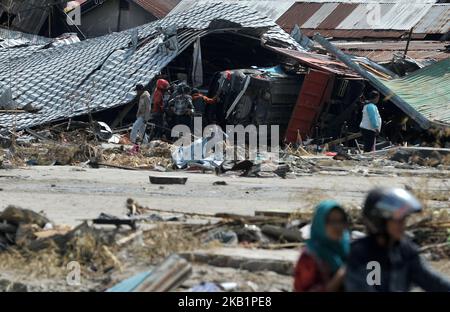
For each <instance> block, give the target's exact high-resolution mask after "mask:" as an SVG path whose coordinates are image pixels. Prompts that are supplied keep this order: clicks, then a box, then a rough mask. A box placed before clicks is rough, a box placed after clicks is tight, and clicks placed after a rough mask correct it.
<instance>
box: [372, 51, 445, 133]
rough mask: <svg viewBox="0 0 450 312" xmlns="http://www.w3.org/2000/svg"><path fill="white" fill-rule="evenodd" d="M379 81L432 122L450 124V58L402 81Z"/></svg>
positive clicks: (416, 72) (401, 79)
mask: <svg viewBox="0 0 450 312" xmlns="http://www.w3.org/2000/svg"><path fill="white" fill-rule="evenodd" d="M376 78H377V79H378V80H379V81H380V82H381V83H383V84H384V85H385V86H386V87H388V88H389V89H390V90H391V91H392V92H393V93H394V94H396V95H398V96H399V97H400V98H401V99H403V100H404V101H405V102H407V103H408V104H409V105H410V106H411V107H413V108H414V109H415V110H416V111H417V112H418V113H419V114H421V115H422V116H424V117H426V118H427V119H428V120H430V121H431V122H435V123H444V124H447V125H450V84H449V83H448V82H449V81H450V58H447V59H445V60H442V61H440V62H438V63H435V64H433V65H430V66H427V67H425V68H422V69H419V70H418V71H415V72H414V73H412V74H411V75H409V76H406V77H403V78H400V79H394V80H385V79H381V78H379V77H376Z"/></svg>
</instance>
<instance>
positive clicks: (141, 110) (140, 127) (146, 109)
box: [130, 84, 151, 144]
mask: <svg viewBox="0 0 450 312" xmlns="http://www.w3.org/2000/svg"><path fill="white" fill-rule="evenodd" d="M135 91H136V93H137V97H138V99H139V106H138V111H137V114H136V121H135V122H134V124H133V129H132V130H131V134H130V139H131V142H133V143H134V144H137V143H138V138H140V140H142V139H143V138H144V136H145V128H146V124H147V122H148V120H149V119H150V111H151V98H150V93H148V91H146V90H145V88H144V86H143V85H142V84H138V85H137V86H136V88H135Z"/></svg>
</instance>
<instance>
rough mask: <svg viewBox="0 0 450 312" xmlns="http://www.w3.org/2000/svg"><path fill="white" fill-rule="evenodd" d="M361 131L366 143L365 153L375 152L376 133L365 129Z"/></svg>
mask: <svg viewBox="0 0 450 312" xmlns="http://www.w3.org/2000/svg"><path fill="white" fill-rule="evenodd" d="M360 129H361V134H362V136H363V141H364V152H366V153H367V152H373V151H374V150H375V138H376V132H375V131H372V130H367V129H364V128H360Z"/></svg>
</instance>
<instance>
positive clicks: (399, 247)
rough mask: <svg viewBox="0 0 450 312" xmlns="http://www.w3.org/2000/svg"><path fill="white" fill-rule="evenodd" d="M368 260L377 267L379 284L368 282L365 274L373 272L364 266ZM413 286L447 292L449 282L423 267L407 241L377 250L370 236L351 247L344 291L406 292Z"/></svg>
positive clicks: (378, 246)
mask: <svg viewBox="0 0 450 312" xmlns="http://www.w3.org/2000/svg"><path fill="white" fill-rule="evenodd" d="M372 261H376V262H378V263H379V264H380V269H381V270H380V277H381V279H380V285H369V283H368V280H367V279H368V274H369V273H371V272H372V271H373V268H372V267H369V268H368V263H369V262H372ZM413 285H417V286H419V287H421V288H422V289H423V290H425V291H441V292H443V291H445V292H446V291H450V281H449V280H448V279H445V278H444V277H441V276H440V275H439V274H438V273H436V272H434V271H432V270H430V269H429V268H428V267H427V265H426V263H425V262H424V260H422V259H421V257H420V255H419V251H418V248H417V246H416V245H414V244H413V243H412V242H411V241H410V240H409V239H403V240H402V241H401V242H399V243H398V244H396V245H395V246H393V247H391V248H383V247H381V246H380V245H379V244H378V243H377V241H376V238H375V237H373V236H368V237H365V238H362V239H359V240H357V241H355V242H354V243H353V244H352V248H351V251H350V256H349V259H348V262H347V272H346V280H345V288H346V290H347V291H358V292H360V291H368V292H396V291H409V290H410V289H411V287H412V286H413Z"/></svg>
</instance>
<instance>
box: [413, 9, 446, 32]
mask: <svg viewBox="0 0 450 312" xmlns="http://www.w3.org/2000/svg"><path fill="white" fill-rule="evenodd" d="M448 31H450V5H443V4H436V5H433V6H432V8H431V9H430V10H429V11H428V12H427V13H426V14H425V15H424V16H423V17H422V19H421V20H420V21H419V23H417V25H416V26H415V27H414V32H415V33H423V34H445V33H447V32H448Z"/></svg>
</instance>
